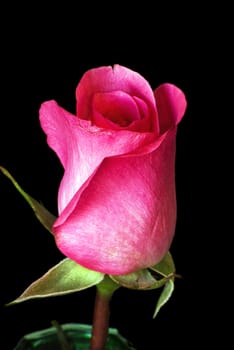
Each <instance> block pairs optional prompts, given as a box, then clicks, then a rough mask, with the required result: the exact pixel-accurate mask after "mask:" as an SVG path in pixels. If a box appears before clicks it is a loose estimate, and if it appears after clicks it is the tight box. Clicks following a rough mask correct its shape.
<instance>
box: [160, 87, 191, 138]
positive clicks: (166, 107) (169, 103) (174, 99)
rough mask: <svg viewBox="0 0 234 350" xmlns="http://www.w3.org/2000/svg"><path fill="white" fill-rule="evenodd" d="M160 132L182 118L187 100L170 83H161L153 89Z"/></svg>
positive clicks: (174, 124)
mask: <svg viewBox="0 0 234 350" xmlns="http://www.w3.org/2000/svg"><path fill="white" fill-rule="evenodd" d="M154 95H155V99H156V104H157V110H158V119H159V127H160V133H161V134H163V133H164V132H165V131H166V130H169V129H170V128H171V127H174V126H176V125H177V124H178V123H179V122H180V120H181V119H182V117H183V115H184V112H185V109H186V106H187V102H186V98H185V95H184V93H183V92H182V91H181V90H180V89H179V88H177V87H176V86H175V85H172V84H168V83H165V84H162V85H160V86H159V87H158V88H157V89H156V90H155V91H154Z"/></svg>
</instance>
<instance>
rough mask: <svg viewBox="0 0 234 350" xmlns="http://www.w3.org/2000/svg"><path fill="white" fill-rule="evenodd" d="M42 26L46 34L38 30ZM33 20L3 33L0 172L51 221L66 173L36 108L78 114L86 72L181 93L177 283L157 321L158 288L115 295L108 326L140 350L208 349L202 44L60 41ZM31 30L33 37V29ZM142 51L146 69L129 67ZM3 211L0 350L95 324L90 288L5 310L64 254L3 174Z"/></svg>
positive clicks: (100, 37) (60, 29) (58, 32)
mask: <svg viewBox="0 0 234 350" xmlns="http://www.w3.org/2000/svg"><path fill="white" fill-rule="evenodd" d="M45 20H47V27H46V29H48V28H49V31H48V30H45V28H44V24H45ZM34 21H35V17H31V19H30V20H29V19H28V22H26V23H24V24H22V26H19V28H18V29H19V30H18V29H17V30H15V31H14V33H13V35H12V36H11V35H10V33H9V32H8V35H7V37H6V36H4V35H3V47H4V49H3V51H2V52H3V54H2V63H1V71H2V72H1V75H2V77H3V78H2V80H1V85H2V92H1V124H0V133H1V135H0V136H1V138H0V164H1V165H2V166H4V167H6V168H7V169H8V170H9V171H10V172H11V174H12V175H13V176H14V177H15V178H16V179H17V181H18V182H19V183H20V184H21V186H22V187H23V188H24V189H25V191H27V192H28V193H30V194H31V195H32V196H33V197H34V198H36V199H38V200H41V201H42V202H43V204H44V205H45V206H46V207H47V208H48V209H49V210H50V211H51V212H52V213H54V214H55V215H56V213H57V204H56V196H57V189H58V186H59V183H60V179H61V176H62V167H61V165H60V163H59V161H58V159H57V157H56V155H55V154H54V153H53V152H52V151H51V150H50V149H49V148H48V146H47V144H46V139H45V135H44V134H43V132H42V130H41V128H40V125H39V121H38V110H39V107H40V104H41V103H42V102H44V101H46V100H50V99H55V100H56V101H57V102H58V103H59V104H60V105H61V106H62V107H63V108H65V109H67V110H68V111H70V112H73V113H75V88H76V85H77V83H78V82H79V80H80V78H81V77H82V75H83V73H84V72H85V71H86V70H88V69H89V68H93V67H98V66H102V65H113V64H115V63H118V64H122V65H125V66H127V67H129V68H131V69H133V70H136V71H137V72H139V73H140V74H141V75H143V76H144V77H145V78H146V79H147V80H148V81H149V83H150V85H151V86H152V88H153V89H154V88H156V87H157V86H158V85H159V84H160V83H163V82H170V83H174V84H175V85H177V86H178V87H180V88H181V89H182V90H183V91H184V93H185V95H186V97H187V101H188V108H187V110H186V114H185V117H184V119H183V120H182V122H181V124H180V125H179V128H178V134H177V157H176V187H177V202H178V219H177V226H176V234H175V238H174V241H173V244H172V247H171V252H172V254H173V257H174V260H175V264H176V268H177V272H178V273H179V274H181V275H182V276H183V278H182V279H178V280H176V284H175V292H174V294H173V296H172V298H171V299H170V301H169V302H168V303H167V304H166V305H165V306H164V307H163V308H162V310H161V311H160V313H159V315H158V316H157V318H156V319H152V315H153V312H154V308H155V305H156V301H157V297H158V295H159V292H158V291H157V290H155V291H147V292H139V291H131V290H127V289H120V290H119V291H117V292H116V294H115V295H114V297H113V299H112V302H111V319H110V325H111V326H112V327H116V328H118V330H119V331H120V333H121V334H122V335H123V336H125V337H126V338H128V339H129V340H131V341H132V342H133V344H134V345H135V347H136V348H137V349H138V350H141V349H154V348H155V349H156V348H159V346H162V345H165V344H166V346H167V347H169V346H172V345H173V344H176V346H178V347H180V348H184V349H188V348H190V345H191V343H192V344H193V345H195V344H197V345H199V344H201V342H203V344H204V341H205V340H204V339H207V338H208V337H207V334H208V333H209V331H208V328H209V327H208V328H207V325H210V324H211V322H213V323H214V324H215V323H216V317H217V316H216V313H212V317H211V316H210V309H212V308H213V305H212V303H211V301H210V297H208V296H209V295H210V293H209V283H208V282H207V279H209V278H207V276H209V264H208V263H207V261H206V258H207V246H206V242H208V241H209V237H210V235H211V234H212V233H210V231H209V230H207V226H208V225H207V222H206V215H207V205H208V203H207V197H208V196H207V193H206V192H207V191H208V186H207V185H208V184H209V179H208V175H207V173H206V171H205V170H204V164H205V167H206V168H209V163H210V162H211V158H210V156H209V155H210V147H211V146H210V143H209V142H206V141H207V130H208V128H209V125H210V123H211V120H212V118H213V115H211V112H210V111H209V108H208V107H207V106H208V105H209V98H210V97H209V96H208V94H207V91H206V86H207V83H208V81H209V76H208V75H209V73H208V72H210V70H209V63H210V61H209V59H208V57H207V56H206V55H204V51H203V50H202V49H201V47H200V46H199V45H200V44H199V38H196V36H194V37H193V35H192V33H190V34H189V42H186V40H185V38H184V35H181V36H179V34H182V33H184V32H181V33H171V35H173V38H171V40H170V41H168V40H164V43H160V44H159V42H158V41H157V40H156V39H155V38H152V42H151V44H150V45H149V44H148V43H147V44H148V47H147V45H146V43H145V42H144V40H143V38H141V37H140V38H138V40H137V42H136V43H135V42H133V39H132V37H131V36H130V35H129V36H124V37H122V38H120V37H119V36H118V35H116V36H115V37H113V38H112V39H110V38H109V37H108V35H109V34H108V35H107V34H105V33H106V32H105V28H103V32H102V33H100V34H97V33H96V32H95V31H93V36H92V35H91V36H90V35H89V36H87V33H85V34H86V36H85V37H84V35H83V34H84V33H83V32H82V30H81V29H79V30H78V29H77V37H76V35H74V33H76V29H75V27H76V26H75V25H74V31H73V36H72V37H71V36H69V33H67V32H66V34H65V32H64V29H65V25H64V23H63V22H59V21H58V23H57V27H53V25H51V26H50V23H49V21H48V18H46V19H45V18H44V17H43V20H38V21H37V22H36V25H35V23H33V22H34ZM68 22H69V21H68ZM33 24H34V25H33ZM32 26H33V28H37V30H35V29H34V30H33V31H32ZM39 28H40V29H39ZM66 29H67V28H66ZM184 30H185V29H184ZM31 31H32V32H31ZM110 35H111V34H110ZM179 38H180V39H179ZM126 42H127V45H128V43H129V46H130V47H128V51H125V50H124V49H123V45H125V44H126ZM159 45H161V46H159ZM152 46H153V48H152ZM147 48H148V49H149V48H150V50H148V51H147ZM129 52H130V54H129ZM140 53H141V54H142V53H143V58H142V59H141V61H143V62H145V63H133V62H136V59H138V58H139V57H138V56H139V54H140ZM144 56H145V57H144ZM201 125H202V128H201ZM0 208H1V209H0V217H1V265H0V266H1V283H0V297H1V305H0V307H1V309H0V317H1V318H0V320H1V345H0V348H1V349H2V350H11V349H13V347H14V346H15V345H16V343H17V341H18V340H19V339H20V337H22V335H23V334H26V333H29V332H32V331H34V330H38V329H41V328H46V327H49V326H50V322H51V320H53V319H56V320H57V321H59V322H60V323H66V322H81V323H91V321H92V311H93V303H94V295H95V289H94V288H91V289H89V290H86V291H83V292H80V293H75V294H71V295H68V296H63V297H55V298H49V299H44V300H33V301H28V302H25V303H22V304H19V305H15V306H10V307H5V306H4V304H5V303H7V302H9V301H11V300H13V299H15V298H16V297H17V296H19V294H21V293H22V292H23V290H24V289H25V288H26V287H27V286H28V285H29V284H30V283H31V282H33V281H34V280H36V279H37V278H38V277H40V276H41V275H42V274H43V273H45V272H46V271H47V270H48V269H49V268H50V267H52V266H53V265H55V264H56V263H58V262H59V261H60V260H61V259H62V258H63V256H62V254H60V252H59V251H58V250H57V248H56V246H55V244H54V241H53V238H52V236H51V235H50V234H49V233H48V232H47V231H46V230H45V229H44V228H43V227H42V226H41V224H40V223H39V222H38V221H37V219H36V218H35V217H34V215H33V213H32V211H31V209H30V208H29V206H28V205H27V204H26V203H25V201H24V200H23V199H22V198H21V196H20V195H19V194H18V193H17V191H16V190H15V189H14V188H13V186H12V185H11V183H10V182H9V181H8V180H7V179H6V178H5V177H4V176H3V175H0ZM204 266H206V268H205V272H204ZM204 275H205V276H204ZM211 319H212V320H211Z"/></svg>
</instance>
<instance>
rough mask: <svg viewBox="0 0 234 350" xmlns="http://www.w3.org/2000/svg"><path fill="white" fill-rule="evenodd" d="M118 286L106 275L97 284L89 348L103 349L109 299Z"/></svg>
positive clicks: (107, 322) (106, 332) (106, 330)
mask: <svg viewBox="0 0 234 350" xmlns="http://www.w3.org/2000/svg"><path fill="white" fill-rule="evenodd" d="M117 288H119V286H118V285H117V284H116V283H114V282H113V281H112V280H111V279H110V278H109V277H108V276H105V278H104V280H103V281H102V282H101V283H99V284H98V285H97V288H96V298H95V304H94V313H93V327H92V338H91V343H90V350H105V345H106V341H107V336H108V329H109V318H110V300H111V297H112V295H113V293H114V291H115V290H116V289H117Z"/></svg>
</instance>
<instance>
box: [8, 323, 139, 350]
mask: <svg viewBox="0 0 234 350" xmlns="http://www.w3.org/2000/svg"><path fill="white" fill-rule="evenodd" d="M61 329H62V334H63V337H64V338H65V340H66V343H67V344H68V348H69V350H70V349H71V350H89V346H90V340H91V331H92V326H90V325H86V324H77V323H68V324H64V325H61ZM63 341H64V339H61V334H59V332H58V329H57V328H56V327H54V326H53V327H50V328H47V329H43V330H40V331H36V332H33V333H29V334H27V335H25V336H23V337H22V339H21V340H20V341H19V343H18V344H17V345H16V347H15V348H14V350H64V349H66V347H64V342H63ZM106 350H136V349H135V348H133V347H132V346H131V344H130V343H129V342H128V341H127V339H125V338H124V337H122V336H121V335H120V333H119V332H118V330H117V329H116V328H109V333H108V338H107V344H106Z"/></svg>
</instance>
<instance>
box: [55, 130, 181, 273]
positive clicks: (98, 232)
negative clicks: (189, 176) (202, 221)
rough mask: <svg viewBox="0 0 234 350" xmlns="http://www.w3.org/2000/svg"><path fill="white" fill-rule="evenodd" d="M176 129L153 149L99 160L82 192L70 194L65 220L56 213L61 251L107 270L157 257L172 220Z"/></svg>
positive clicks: (151, 261) (168, 240)
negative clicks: (148, 151) (140, 153)
mask: <svg viewBox="0 0 234 350" xmlns="http://www.w3.org/2000/svg"><path fill="white" fill-rule="evenodd" d="M175 133H176V131H175V129H174V130H171V131H170V132H168V134H167V135H166V137H165V138H164V141H163V142H162V143H161V144H160V146H159V147H158V148H157V149H156V150H155V151H153V152H152V153H148V154H144V155H135V156H131V157H127V156H125V157H110V158H107V159H105V160H104V161H103V162H102V164H101V165H100V167H99V168H98V169H97V171H96V173H95V174H94V175H93V177H92V178H91V179H90V182H89V184H88V186H87V187H86V188H85V189H84V190H83V192H82V193H81V195H79V196H77V195H75V196H74V197H73V200H72V201H71V202H73V203H72V206H73V207H72V211H71V213H70V215H69V216H67V217H66V220H63V218H62V216H63V215H61V216H60V217H59V218H58V219H57V221H56V222H55V225H54V227H53V230H54V233H55V238H56V243H57V245H58V248H59V249H60V250H61V251H62V252H63V253H64V254H65V255H66V256H68V257H69V258H71V259H73V260H75V261H76V262H77V263H79V264H81V265H83V266H85V267H87V268H90V269H93V270H97V271H100V272H104V273H110V274H127V273H130V272H132V271H135V270H137V269H140V268H144V267H147V266H151V265H153V264H156V263H157V262H158V261H160V260H161V258H162V257H163V255H164V254H165V253H166V251H167V250H168V249H169V246H170V244H171V241H172V238H173V235H174V230H175V222H176V197H175V184H174V159H175ZM76 196H77V200H76ZM69 205H70V203H69Z"/></svg>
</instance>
